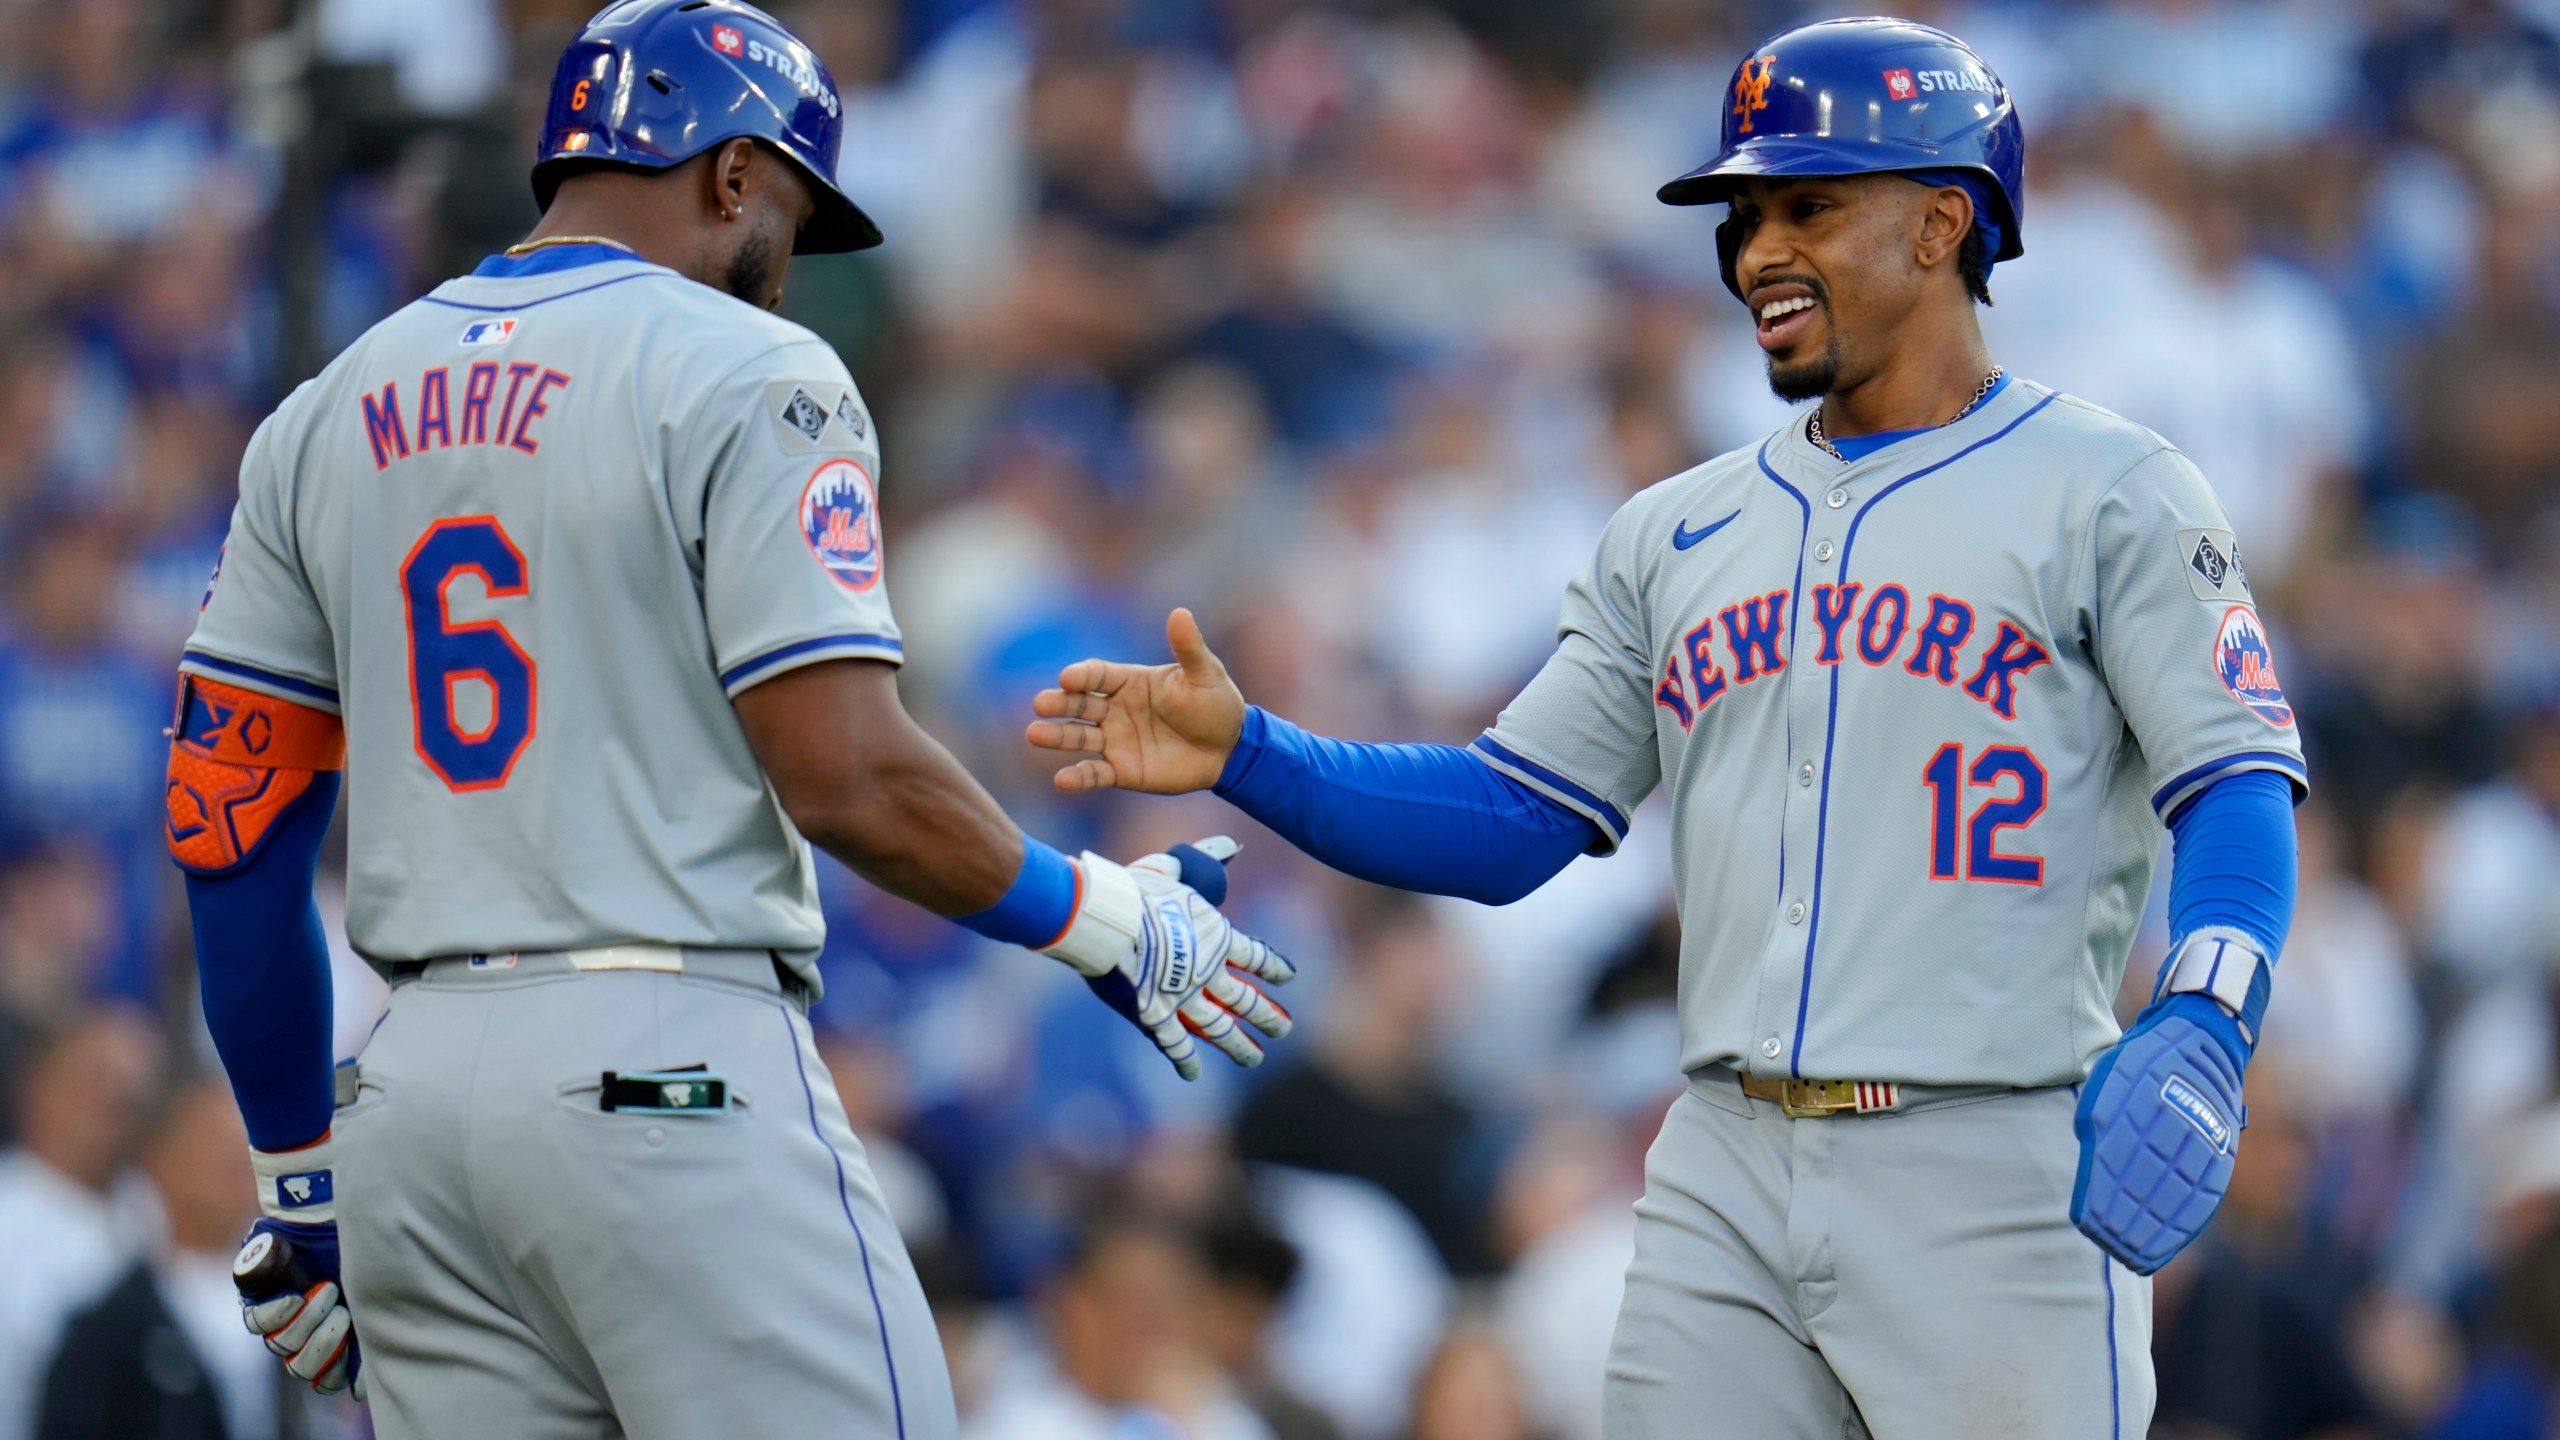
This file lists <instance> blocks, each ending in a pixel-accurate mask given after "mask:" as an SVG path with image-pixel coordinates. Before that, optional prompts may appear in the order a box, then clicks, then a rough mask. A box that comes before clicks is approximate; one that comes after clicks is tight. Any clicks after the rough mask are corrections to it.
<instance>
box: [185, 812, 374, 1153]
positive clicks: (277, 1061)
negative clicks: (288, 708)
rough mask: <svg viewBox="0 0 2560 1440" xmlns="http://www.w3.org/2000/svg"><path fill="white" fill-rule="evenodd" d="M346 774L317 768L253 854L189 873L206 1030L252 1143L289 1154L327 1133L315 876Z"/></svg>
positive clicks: (325, 960)
mask: <svg viewBox="0 0 2560 1440" xmlns="http://www.w3.org/2000/svg"><path fill="white" fill-rule="evenodd" d="M338 782H339V777H338V776H337V775H336V774H335V773H323V774H319V775H315V776H313V777H312V781H311V788H310V789H309V790H308V791H306V792H305V793H304V794H303V796H302V798H301V799H300V800H299V801H297V802H296V803H295V805H294V808H293V810H292V811H291V812H290V813H289V814H287V815H285V816H284V817H283V818H282V819H281V820H279V821H278V822H277V823H276V826H275V828H274V829H273V830H272V831H270V832H269V833H268V835H267V837H266V841H265V843H264V844H262V845H260V846H259V847H258V848H257V849H256V850H255V851H254V852H253V853H252V854H251V855H250V856H249V857H248V858H247V859H246V860H244V861H242V862H241V863H240V864H239V865H237V866H235V867H234V868H232V869H230V870H227V871H224V872H223V873H221V874H218V875H203V874H196V873H192V872H190V873H189V874H188V876H187V912H188V916H189V918H190V919H191V920H192V921H193V922H194V927H195V941H196V983H197V986H198V988H199V990H200V991H201V993H202V998H203V1003H204V1019H205V1027H206V1028H207V1029H208V1030H209V1031H211V1032H212V1035H213V1048H214V1050H215V1051H216V1052H217V1053H218V1054H220V1055H221V1056H222V1068H223V1070H224V1072H225V1073H226V1074H228V1075H229V1076H230V1078H231V1093H232V1096H233V1097H234V1098H235V1099H237V1100H238V1101H239V1103H240V1117H241V1119H243V1120H244V1121H246V1122H247V1123H248V1128H249V1143H250V1144H252V1145H254V1146H256V1147H257V1148H259V1149H261V1150H291V1149H293V1148H295V1147H296V1146H300V1145H307V1144H309V1143H311V1142H312V1141H314V1140H317V1139H319V1138H320V1137H321V1136H322V1135H323V1134H325V1133H326V1132H327V1131H328V1129H329V1120H330V1115H331V1112H332V1109H333V1097H332V1084H331V1063H332V1060H333V1056H332V1055H331V1026H332V1014H331V996H330V991H331V986H330V980H329V942H328V939H327V937H326V936H325V935H324V934H323V932H322V931H321V928H320V907H319V905H318V904H317V903H316V902H315V901H313V899H312V898H311V879H312V876H313V875H315V874H317V873H318V871H319V868H320V842H321V840H322V839H323V838H324V837H326V836H327V835H328V833H329V816H330V814H331V812H332V811H334V810H335V809H336V808H337V804H338Z"/></svg>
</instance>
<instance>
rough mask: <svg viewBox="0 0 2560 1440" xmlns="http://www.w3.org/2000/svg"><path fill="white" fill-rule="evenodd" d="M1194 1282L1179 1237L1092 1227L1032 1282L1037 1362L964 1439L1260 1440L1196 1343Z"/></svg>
mask: <svg viewBox="0 0 2560 1440" xmlns="http://www.w3.org/2000/svg"><path fill="white" fill-rule="evenodd" d="M1206 1282H1207V1276H1206V1274H1205V1270H1204V1267H1203V1266H1202V1264H1201V1260H1200V1256H1199V1253H1198V1251H1197V1250H1196V1249H1195V1248H1194V1247H1193V1246H1192V1244H1191V1242H1190V1241H1189V1240H1188V1239H1187V1238H1186V1237H1184V1236H1183V1235H1182V1234H1181V1233H1180V1232H1178V1231H1175V1230H1171V1229H1167V1228H1162V1227H1158V1226H1154V1225H1149V1224H1144V1223H1139V1222H1134V1221H1126V1220H1104V1221H1101V1222H1098V1223H1096V1224H1095V1225H1094V1226H1093V1227H1092V1228H1091V1229H1090V1230H1089V1231H1088V1232H1087V1233H1086V1234H1085V1235H1084V1236H1083V1237H1082V1239H1081V1241H1080V1242H1079V1244H1078V1245H1077V1247H1076V1249H1075V1251H1074V1253H1073V1254H1071V1255H1070V1256H1069V1257H1068V1258H1067V1260H1066V1261H1065V1262H1064V1263H1063V1264H1062V1265H1060V1266H1059V1268H1058V1270H1057V1272H1056V1273H1055V1274H1053V1275H1052V1276H1051V1277H1050V1278H1049V1281H1048V1283H1047V1285H1046V1286H1045V1287H1044V1289H1043V1292H1042V1295H1041V1307H1040V1308H1041V1313H1042V1319H1043V1320H1044V1322H1045V1325H1044V1329H1045V1332H1046V1338H1047V1341H1048V1352H1047V1355H1046V1356H1045V1357H1044V1359H1045V1363H1035V1364H1032V1365H1028V1366H1026V1367H1024V1371H1025V1373H1022V1374H1020V1375H1018V1376H1017V1377H1016V1378H1015V1379H1014V1380H1013V1381H1012V1382H1011V1383H1010V1384H1008V1385H1006V1386H1005V1387H1004V1388H1002V1389H1000V1390H998V1391H997V1392H996V1394H995V1395H993V1396H992V1397H990V1399H989V1400H988V1403H987V1407H986V1408H985V1409H984V1410H983V1411H981V1412H980V1413H979V1414H978V1415H977V1416H976V1417H975V1418H973V1419H972V1420H971V1421H970V1423H969V1425H968V1426H967V1430H966V1433H967V1435H968V1437H969V1440H1136V1437H1142V1436H1143V1437H1157V1436H1161V1437H1164V1440H1272V1432H1271V1430H1270V1428H1269V1427H1268V1426H1266V1425H1265V1424H1264V1423H1263V1421H1262V1420H1261V1418H1260V1417H1259V1416H1257V1415H1255V1414H1254V1412H1253V1410H1252V1409H1251V1408H1250V1407H1249V1406H1247V1405H1246V1404H1245V1403H1244V1402H1243V1400H1242V1399H1241V1398H1240V1397H1239V1396H1238V1395H1237V1393H1236V1390H1235V1386H1234V1383H1233V1382H1232V1381H1231V1380H1230V1379H1229V1378H1228V1377H1227V1376H1226V1375H1224V1374H1222V1373H1221V1372H1220V1371H1219V1369H1218V1364H1217V1360H1216V1358H1215V1357H1214V1356H1213V1355H1212V1354H1211V1353H1210V1351H1209V1349H1208V1346H1207V1344H1206V1338H1205V1337H1206V1328H1207V1327H1206V1326H1205V1325H1204V1320H1205V1318H1206V1316H1205V1313H1204V1307H1203V1299H1204V1290H1205V1286H1206Z"/></svg>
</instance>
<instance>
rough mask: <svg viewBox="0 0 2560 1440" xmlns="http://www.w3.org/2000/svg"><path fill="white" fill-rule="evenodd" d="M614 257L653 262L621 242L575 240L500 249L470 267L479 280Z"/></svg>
mask: <svg viewBox="0 0 2560 1440" xmlns="http://www.w3.org/2000/svg"><path fill="white" fill-rule="evenodd" d="M615 260H637V261H639V262H640V263H642V264H644V265H646V264H651V263H654V262H652V261H650V260H649V258H648V257H647V256H645V255H642V254H639V253H638V252H636V251H633V250H630V249H627V248H625V247H623V246H620V245H599V244H596V243H595V242H593V241H583V242H580V243H577V244H551V245H544V246H541V247H540V248H538V249H533V250H527V251H525V252H524V253H523V254H521V255H508V254H505V253H500V254H496V255H492V256H490V257H489V258H488V259H486V260H483V261H481V262H480V263H479V265H478V266H476V267H474V268H473V270H472V272H471V273H472V275H473V276H474V277H476V278H478V279H482V280H518V279H522V278H523V277H525V276H527V275H553V274H557V273H559V272H560V271H563V270H576V269H579V268H580V267H582V266H587V265H603V264H606V263H608V262H611V261H615Z"/></svg>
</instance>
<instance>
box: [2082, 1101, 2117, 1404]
mask: <svg viewBox="0 0 2560 1440" xmlns="http://www.w3.org/2000/svg"><path fill="white" fill-rule="evenodd" d="M2072 1088H2073V1089H2074V1090H2077V1089H2078V1088H2079V1087H2078V1086H2076V1085H2075V1086H2073V1087H2072ZM2098 1283H2099V1284H2101V1285H2104V1286H2106V1287H2107V1413H2108V1414H2109V1415H2110V1416H2112V1417H2113V1419H2112V1420H2111V1421H2110V1422H2109V1424H2108V1426H2107V1440H2124V1376H2123V1373H2122V1372H2123V1370H2124V1362H2123V1361H2121V1360H2120V1359H2118V1358H2117V1356H2116V1268H2115V1261H2114V1259H2113V1258H2112V1257H2110V1256H2109V1255H2108V1254H2107V1252H2106V1251H2104V1250H2101V1251H2099V1252H2098Z"/></svg>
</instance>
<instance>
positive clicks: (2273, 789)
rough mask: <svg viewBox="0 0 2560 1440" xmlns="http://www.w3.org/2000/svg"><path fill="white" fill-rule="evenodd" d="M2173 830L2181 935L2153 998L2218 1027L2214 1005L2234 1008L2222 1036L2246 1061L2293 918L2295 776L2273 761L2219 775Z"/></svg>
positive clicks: (2173, 897) (2175, 919) (2174, 910)
mask: <svg viewBox="0 0 2560 1440" xmlns="http://www.w3.org/2000/svg"><path fill="white" fill-rule="evenodd" d="M2169 833H2170V836H2171V838H2172V859H2171V869H2170V872H2169V928H2170V933H2171V935H2172V936H2173V937H2174V938H2173V940H2172V946H2171V954H2170V958H2169V963H2168V965H2167V966H2166V967H2165V968H2164V969H2163V971H2162V973H2161V979H2160V998H2159V999H2158V1000H2157V1001H2156V1002H2155V1005H2154V1008H2155V1009H2162V1008H2176V1009H2182V1010H2185V1011H2187V1012H2188V1013H2190V1014H2192V1015H2195V1016H2196V1017H2198V1018H2199V1019H2200V1021H2202V1022H2205V1023H2207V1024H2208V1028H2211V1029H2214V1030H2215V1031H2216V1033H2217V1035H2221V1032H2222V1028H2223V1027H2222V1026H2221V1025H2218V1024H2214V1023H2212V1022H2213V1021H2214V1019H2215V1017H2214V1014H2213V1013H2210V1012H2215V1011H2219V1012H2227V1013H2228V1014H2229V1015H2230V1016H2231V1017H2234V1020H2235V1021H2236V1024H2233V1025H2232V1031H2233V1033H2231V1034H2229V1035H2222V1038H2223V1040H2224V1043H2225V1046H2226V1048H2228V1049H2230V1050H2231V1051H2232V1055H2233V1059H2234V1060H2235V1062H2245V1061H2246V1060H2247V1058H2248V1053H2249V1051H2250V1050H2251V1049H2253V1048H2254V1047H2255V1046H2256V1044H2257V1037H2258V1033H2259V1025H2260V1023H2261V1021H2262V1019H2263V1018H2264V1016H2265V1013H2266V1008H2267V1002H2268V1000H2269V998H2270V996H2271V994H2272V989H2273V985H2274V978H2275V974H2274V972H2275V963H2276V957H2277V956H2278V955H2279V954H2281V953H2282V952H2283V950H2284V942H2285V936H2286V934H2287V933H2288V932H2289V931H2290V930H2291V928H2292V925H2293V902H2294V890H2295V885H2296V878H2297V877H2296V867H2297V861H2298V856H2297V853H2296V852H2297V842H2296V838H2295V833H2294V826H2293V788H2292V782H2291V781H2289V780H2287V779H2286V778H2285V777H2284V776H2281V775H2278V774H2275V773H2273V772H2268V771H2248V772H2245V773H2243V774H2239V775H2234V776H2230V777H2229V778H2227V779H2223V780H2218V781H2216V782H2214V784H2213V785H2211V786H2210V787H2208V788H2207V789H2206V790H2205V791H2204V792H2203V793H2202V794H2200V795H2198V796H2197V797H2196V798H2195V799H2194V800H2191V801H2189V802H2188V803H2187V804H2186V805H2185V806H2184V807H2182V808H2181V809H2180V810H2179V811H2178V813H2177V814H2176V815H2174V816H2172V817H2170V821H2169ZM2198 1007H2203V1008H2201V1009H2200V1008H2198ZM2226 1023H2228V1022H2226Z"/></svg>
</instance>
